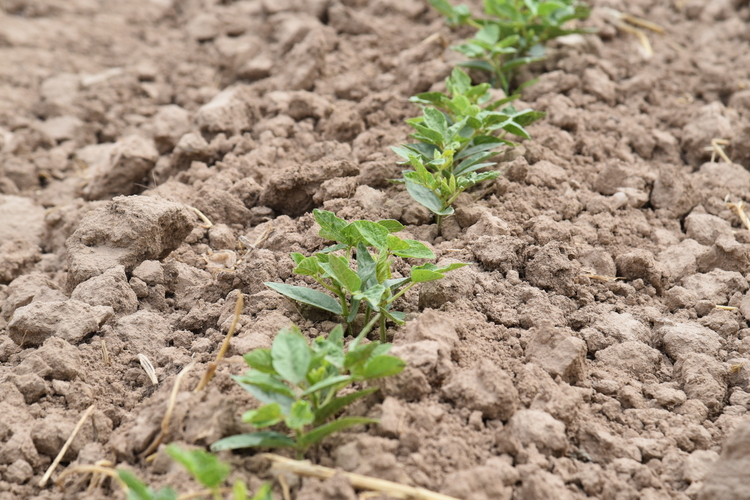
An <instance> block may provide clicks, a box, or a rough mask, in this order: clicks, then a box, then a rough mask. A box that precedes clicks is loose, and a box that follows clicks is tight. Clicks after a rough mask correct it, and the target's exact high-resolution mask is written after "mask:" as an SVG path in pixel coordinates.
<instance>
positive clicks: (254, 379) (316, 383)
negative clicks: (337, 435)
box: [211, 325, 404, 458]
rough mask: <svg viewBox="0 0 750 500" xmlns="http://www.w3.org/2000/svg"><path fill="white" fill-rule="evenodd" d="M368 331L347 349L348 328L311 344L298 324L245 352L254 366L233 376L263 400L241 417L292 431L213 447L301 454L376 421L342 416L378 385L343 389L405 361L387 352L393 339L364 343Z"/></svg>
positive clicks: (238, 437) (260, 433)
mask: <svg viewBox="0 0 750 500" xmlns="http://www.w3.org/2000/svg"><path fill="white" fill-rule="evenodd" d="M363 337H364V332H363V333H362V334H360V335H359V336H358V337H357V338H356V339H354V340H353V341H352V342H351V343H350V344H349V346H348V348H346V349H345V348H344V340H343V338H344V329H343V327H342V326H341V325H337V326H336V327H335V328H334V329H333V330H332V331H331V333H330V335H328V338H325V337H322V336H321V337H318V338H316V339H315V340H314V341H313V342H312V345H308V342H307V339H306V338H305V337H304V336H303V335H302V334H301V333H300V331H299V329H298V328H297V327H296V326H292V327H290V328H288V329H285V330H282V331H281V332H279V334H278V335H276V338H275V339H274V341H273V346H272V347H271V349H255V350H253V351H252V352H250V353H248V354H245V356H244V358H245V362H246V363H247V364H248V366H250V368H251V369H250V370H248V371H247V372H246V373H245V374H244V375H242V376H235V377H233V378H234V379H235V380H236V381H237V382H238V383H239V384H240V386H242V388H243V389H245V390H246V391H248V392H249V393H250V394H252V395H253V396H255V398H257V399H258V400H259V401H260V402H262V403H264V405H263V406H261V407H260V408H258V409H255V410H250V411H247V412H245V413H244V415H243V416H242V419H243V420H244V421H245V422H248V423H250V424H252V425H253V426H254V427H255V428H257V429H263V428H266V427H270V426H272V425H276V424H279V423H283V424H284V425H285V426H286V427H287V428H288V429H290V430H291V431H293V432H292V435H291V436H290V435H288V434H283V433H280V432H274V431H258V432H251V433H248V434H239V435H236V436H231V437H228V438H224V439H221V440H219V441H217V442H216V443H214V444H213V445H212V446H211V449H212V450H213V451H219V450H230V449H237V448H248V447H269V448H282V447H285V448H292V449H294V450H296V451H297V456H298V458H302V456H303V455H304V453H305V451H307V449H308V448H309V447H310V446H312V445H315V444H317V443H319V442H320V441H321V440H322V439H323V438H325V437H326V436H328V435H330V434H332V433H334V432H337V431H340V430H344V429H347V428H349V427H352V426H354V425H360V424H371V423H377V420H375V419H372V418H366V417H352V416H343V417H342V416H339V417H336V414H337V413H339V412H340V411H341V410H342V409H344V408H345V407H347V406H348V405H350V404H351V403H353V402H354V401H357V400H359V399H361V398H363V397H365V396H368V395H370V394H372V393H373V392H375V391H376V390H377V387H372V388H367V389H362V390H358V391H354V392H348V393H347V394H346V395H344V396H339V395H338V394H339V392H340V391H341V390H343V389H345V388H347V387H349V386H351V385H352V384H354V383H357V382H364V381H367V380H372V379H376V378H381V377H388V376H391V375H395V374H397V373H400V372H401V370H403V369H404V362H403V361H401V360H400V359H399V358H396V357H394V356H389V355H388V354H387V352H388V351H389V350H390V348H391V344H385V343H380V342H371V343H367V344H364V343H362V342H361V341H362V339H363Z"/></svg>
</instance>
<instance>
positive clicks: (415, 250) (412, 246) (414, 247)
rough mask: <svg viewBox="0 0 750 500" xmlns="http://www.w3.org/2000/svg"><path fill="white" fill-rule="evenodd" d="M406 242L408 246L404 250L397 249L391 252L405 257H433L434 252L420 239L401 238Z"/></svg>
mask: <svg viewBox="0 0 750 500" xmlns="http://www.w3.org/2000/svg"><path fill="white" fill-rule="evenodd" d="M402 241H404V242H406V243H408V245H409V247H408V248H406V249H404V250H397V251H395V252H393V253H394V254H395V255H398V256H399V257H404V258H407V259H434V258H435V254H434V253H433V252H432V250H430V249H429V248H428V247H427V245H425V244H424V243H422V242H421V241H416V240H402Z"/></svg>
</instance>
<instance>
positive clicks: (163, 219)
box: [66, 196, 193, 289]
mask: <svg viewBox="0 0 750 500" xmlns="http://www.w3.org/2000/svg"><path fill="white" fill-rule="evenodd" d="M192 221H193V219H192V217H191V216H190V214H189V213H188V211H187V209H186V208H185V207H184V206H183V205H180V204H177V203H173V202H170V201H167V200H164V199H162V198H159V197H156V196H132V197H124V196H121V197H118V198H115V199H114V200H112V202H110V203H108V204H107V205H106V206H104V207H101V208H98V209H95V210H92V211H91V212H88V213H87V214H86V215H85V216H84V217H83V219H81V222H80V224H79V227H78V229H77V230H76V231H75V232H74V233H73V235H72V236H71V237H70V238H69V239H68V241H67V242H66V248H67V252H68V270H69V271H68V286H69V287H70V288H71V289H74V288H75V287H76V286H77V285H78V284H79V283H81V282H83V281H86V280H87V279H89V278H92V277H94V276H99V275H100V274H102V273H104V272H105V271H107V270H108V269H111V268H113V267H116V266H118V265H122V266H124V267H125V272H131V271H132V270H133V269H134V268H135V267H136V266H137V265H138V264H140V263H141V262H143V261H144V260H148V259H163V258H164V257H166V256H167V255H169V253H170V252H171V251H172V250H174V249H175V248H177V247H178V246H179V245H180V244H181V243H182V241H183V240H184V239H185V237H186V236H187V235H188V234H190V231H191V230H192V227H193V222H192Z"/></svg>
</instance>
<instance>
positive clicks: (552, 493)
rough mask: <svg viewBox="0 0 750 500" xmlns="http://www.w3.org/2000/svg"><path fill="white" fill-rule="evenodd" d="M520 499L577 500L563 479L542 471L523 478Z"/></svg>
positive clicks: (519, 492)
mask: <svg viewBox="0 0 750 500" xmlns="http://www.w3.org/2000/svg"><path fill="white" fill-rule="evenodd" d="M517 492H518V498H523V499H524V500H549V499H551V498H554V499H556V500H575V499H576V495H574V494H573V492H572V491H570V490H569V489H568V488H567V487H566V486H565V481H563V479H562V477H560V476H558V475H556V474H550V473H549V472H546V471H543V470H541V469H536V470H534V471H533V472H532V473H531V474H530V475H528V476H527V477H525V478H523V483H522V484H521V486H520V487H519V488H518V490H517Z"/></svg>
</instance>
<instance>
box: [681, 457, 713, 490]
mask: <svg viewBox="0 0 750 500" xmlns="http://www.w3.org/2000/svg"><path fill="white" fill-rule="evenodd" d="M718 460H719V454H718V453H716V452H715V451H712V450H695V451H694V452H692V453H691V454H690V455H689V456H688V457H687V458H686V459H685V463H684V464H683V469H682V477H683V478H684V479H685V481H688V482H690V483H697V482H698V481H703V480H704V479H705V478H706V476H707V475H708V472H709V471H710V470H711V467H713V465H714V464H715V463H716V462H717V461H718Z"/></svg>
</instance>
